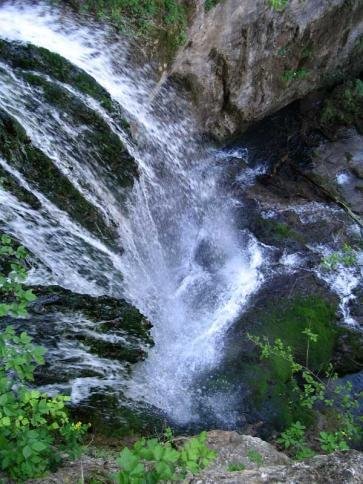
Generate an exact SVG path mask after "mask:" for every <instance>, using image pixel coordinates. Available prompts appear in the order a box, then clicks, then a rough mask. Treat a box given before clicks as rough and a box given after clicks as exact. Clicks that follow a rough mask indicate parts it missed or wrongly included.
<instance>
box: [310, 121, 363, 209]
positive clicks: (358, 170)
mask: <svg viewBox="0 0 363 484" xmlns="http://www.w3.org/2000/svg"><path fill="white" fill-rule="evenodd" d="M305 173H306V174H307V176H309V177H310V178H311V179H312V180H313V181H314V182H315V183H316V184H317V185H320V186H321V187H322V188H323V189H324V190H326V191H327V192H328V193H330V194H331V198H332V199H334V198H335V199H336V200H337V201H342V202H343V203H344V204H345V205H347V206H349V207H350V208H351V210H352V211H353V212H354V213H355V214H357V215H358V216H359V217H362V215H363V136H362V135H360V134H358V133H357V132H356V131H355V130H347V131H345V132H342V133H341V135H340V139H338V140H337V141H335V142H325V143H323V144H321V145H320V146H319V147H318V148H317V149H316V150H315V152H314V157H313V164H312V166H310V167H309V168H308V169H306V170H305Z"/></svg>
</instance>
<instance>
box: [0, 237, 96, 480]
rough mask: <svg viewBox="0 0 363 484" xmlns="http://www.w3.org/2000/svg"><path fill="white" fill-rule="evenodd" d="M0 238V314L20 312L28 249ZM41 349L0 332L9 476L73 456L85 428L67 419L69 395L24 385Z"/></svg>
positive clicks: (25, 296) (27, 298)
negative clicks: (66, 456)
mask: <svg viewBox="0 0 363 484" xmlns="http://www.w3.org/2000/svg"><path fill="white" fill-rule="evenodd" d="M0 241H1V245H0V255H1V258H0V262H1V268H2V271H3V272H2V273H1V274H0V295H1V297H2V298H3V301H4V302H1V304H0V308H1V316H2V317H5V316H16V317H19V316H22V317H25V316H26V315H27V305H28V303H29V302H31V301H33V300H34V299H35V296H34V294H33V292H32V291H31V290H29V289H25V288H24V286H23V281H24V280H25V278H26V275H27V270H26V265H25V261H26V258H27V253H26V250H25V249H24V247H21V246H19V247H17V248H15V247H14V243H13V242H12V240H11V239H10V237H8V236H6V235H3V236H2V237H1V239H0ZM44 353H45V350H44V349H43V348H41V347H39V346H36V345H34V344H33V343H32V339H31V338H30V336H28V335H27V334H26V333H25V332H22V333H20V334H17V333H16V331H15V330H14V328H13V327H11V326H8V327H7V328H6V329H5V330H3V331H2V332H1V333H0V469H1V470H3V471H5V472H6V473H7V474H8V475H9V476H10V477H12V478H14V479H20V480H23V479H28V478H32V477H38V476H41V475H42V474H44V473H45V472H46V471H48V470H49V469H52V468H54V466H55V465H57V464H58V463H59V462H60V461H61V456H62V453H64V452H65V453H67V454H68V455H70V456H72V457H74V456H77V455H78V454H79V453H80V451H81V445H80V444H81V440H82V436H83V434H84V433H85V432H86V430H87V426H85V425H82V424H81V423H80V422H78V423H76V424H74V423H72V422H71V421H70V420H69V417H68V413H67V410H66V403H67V402H68V400H69V397H66V396H62V395H59V396H56V397H48V395H46V394H44V393H41V392H39V391H36V390H33V389H31V388H29V387H28V385H27V384H28V382H31V381H33V380H34V370H35V368H36V367H37V366H38V365H41V364H43V363H44Z"/></svg>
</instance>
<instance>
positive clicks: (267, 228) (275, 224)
mask: <svg viewBox="0 0 363 484" xmlns="http://www.w3.org/2000/svg"><path fill="white" fill-rule="evenodd" d="M253 230H254V231H255V232H256V234H257V235H258V237H259V239H260V240H262V241H264V242H265V243H268V244H276V245H281V243H283V242H286V241H292V242H297V243H304V237H303V236H302V235H301V234H300V233H299V232H297V231H296V230H294V229H293V228H292V227H290V225H288V224H286V223H284V222H279V221H277V220H273V219H264V218H262V217H261V218H256V220H255V221H254V227H253Z"/></svg>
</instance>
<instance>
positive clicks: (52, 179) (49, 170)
mask: <svg viewBox="0 0 363 484" xmlns="http://www.w3.org/2000/svg"><path fill="white" fill-rule="evenodd" d="M0 154H1V155H2V156H3V157H4V158H5V159H6V160H8V161H9V163H10V164H11V165H12V166H15V167H16V168H17V169H18V170H19V171H20V172H22V173H24V172H26V176H27V179H28V180H29V181H30V182H31V183H32V184H33V185H34V186H35V187H36V188H37V189H38V190H40V191H41V192H42V193H45V194H46V195H47V197H48V198H49V199H50V200H51V201H52V202H54V203H56V204H57V205H59V206H61V207H62V208H63V209H66V210H67V211H68V213H70V214H72V215H73V216H74V217H75V219H76V220H79V221H80V223H82V225H84V226H85V227H86V228H88V229H90V230H97V232H99V230H100V229H101V230H102V234H105V235H106V237H107V238H109V237H110V236H111V233H110V231H109V229H108V227H107V226H106V224H105V223H104V221H103V219H102V217H101V216H100V215H99V214H98V213H97V212H96V211H95V209H94V207H93V206H92V205H91V204H90V203H89V202H87V200H86V199H85V198H84V197H83V196H82V195H81V194H80V193H79V192H78V191H77V190H76V189H75V187H74V186H73V185H72V183H71V182H70V181H69V180H68V178H67V177H65V176H64V175H63V174H62V173H61V172H60V171H59V169H58V168H57V167H56V166H55V165H54V163H53V162H52V161H51V160H50V159H49V158H48V157H46V156H45V155H44V154H43V153H42V152H41V151H40V150H38V149H37V148H36V147H34V146H33V145H32V144H31V143H30V140H29V139H28V137H27V135H26V133H25V131H24V130H23V128H22V127H21V126H20V125H19V123H18V122H17V121H16V120H15V119H13V118H11V117H10V116H9V115H8V114H6V113H4V112H2V111H1V110H0ZM4 186H5V188H9V189H10V190H11V192H12V193H15V194H16V195H17V194H19V195H20V199H22V200H24V201H27V202H30V204H31V205H32V206H33V207H37V206H39V204H38V202H37V201H36V200H35V199H34V197H33V196H32V195H31V194H30V193H28V192H26V194H25V192H24V190H22V189H20V188H19V189H16V187H15V186H14V181H13V180H12V179H11V178H10V177H6V178H5V181H4Z"/></svg>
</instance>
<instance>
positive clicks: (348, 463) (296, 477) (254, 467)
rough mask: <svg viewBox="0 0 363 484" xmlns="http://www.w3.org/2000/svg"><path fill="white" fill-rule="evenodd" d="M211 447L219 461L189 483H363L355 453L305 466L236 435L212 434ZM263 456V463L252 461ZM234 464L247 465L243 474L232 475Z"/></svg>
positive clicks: (360, 457)
mask: <svg viewBox="0 0 363 484" xmlns="http://www.w3.org/2000/svg"><path fill="white" fill-rule="evenodd" d="M208 445H209V447H211V448H213V449H215V450H216V451H217V453H218V457H217V460H216V461H215V462H214V464H212V465H211V466H210V467H209V468H208V469H206V470H205V471H204V472H202V473H201V474H199V475H198V476H195V477H191V478H188V479H186V481H185V482H187V483H195V484H212V483H213V484H214V483H218V482H224V483H228V484H241V483H243V484H245V483H246V484H247V483H251V484H252V483H253V484H260V483H265V482H269V483H271V482H276V483H289V484H293V483H294V484H305V483H306V484H310V483H324V484H325V483H342V482H344V483H346V484H350V483H352V484H353V483H361V482H363V481H362V476H363V454H362V453H360V452H358V451H355V450H351V451H349V452H337V453H334V454H330V455H318V456H316V457H313V458H312V459H307V460H304V461H301V462H293V461H291V460H290V459H289V458H288V457H287V456H286V455H285V454H282V453H281V452H278V451H277V450H276V449H275V447H273V446H272V445H271V444H268V443H267V442H264V441H263V440H261V439H259V438H257V437H252V436H250V435H239V434H237V433H236V432H226V431H220V430H216V431H211V432H208ZM251 451H252V455H253V453H257V454H259V455H260V456H261V460H260V462H255V461H254V460H253V458H252V459H251V457H248V455H250V456H251ZM232 463H240V464H244V465H245V467H246V469H245V470H243V471H237V472H230V471H228V467H229V465H230V464H232Z"/></svg>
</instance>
